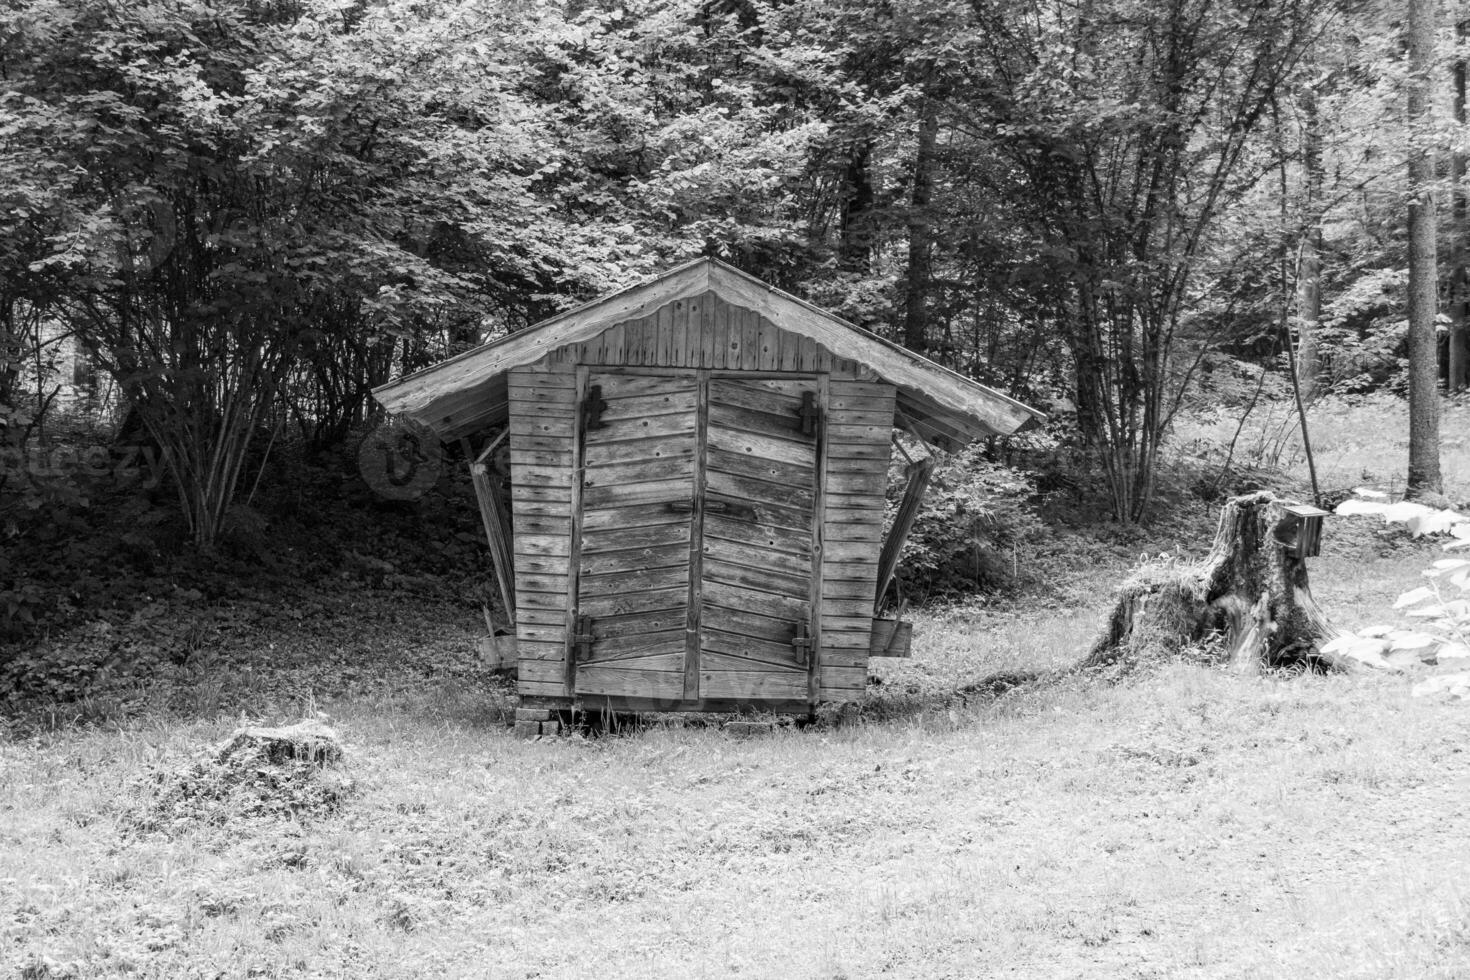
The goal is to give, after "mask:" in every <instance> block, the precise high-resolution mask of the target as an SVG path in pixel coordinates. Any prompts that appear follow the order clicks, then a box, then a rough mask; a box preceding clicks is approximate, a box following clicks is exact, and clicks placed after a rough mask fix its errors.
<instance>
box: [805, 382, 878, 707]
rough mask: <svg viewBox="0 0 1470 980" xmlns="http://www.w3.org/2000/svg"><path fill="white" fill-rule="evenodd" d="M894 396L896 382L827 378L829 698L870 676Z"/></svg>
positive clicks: (825, 680) (825, 625) (824, 676)
mask: <svg viewBox="0 0 1470 980" xmlns="http://www.w3.org/2000/svg"><path fill="white" fill-rule="evenodd" d="M894 397H895V392H894V388H893V386H892V385H890V384H884V383H881V382H870V381H848V380H842V379H832V380H831V381H829V382H828V387H827V417H826V460H825V461H824V464H823V469H824V471H825V475H826V480H825V494H824V497H825V499H824V501H823V520H822V570H821V576H822V585H821V587H822V629H821V636H822V655H821V672H820V674H819V677H820V680H821V692H820V694H821V700H823V701H848V700H851V699H853V698H856V697H858V696H859V695H861V694H862V692H863V687H864V686H865V685H866V683H867V677H868V645H869V639H870V637H869V634H870V632H871V630H872V624H873V600H874V598H875V597H874V592H875V591H876V589H877V585H878V553H879V550H880V547H881V542H880V538H881V536H882V533H883V501H884V490H885V488H886V487H887V484H888V457H889V454H890V452H891V451H892V449H891V440H892V438H893V408H894Z"/></svg>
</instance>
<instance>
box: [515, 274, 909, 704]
mask: <svg viewBox="0 0 1470 980" xmlns="http://www.w3.org/2000/svg"><path fill="white" fill-rule="evenodd" d="M639 367H645V368H648V369H650V371H651V372H657V371H658V370H660V369H662V370H663V371H665V376H664V377H662V378H658V377H648V378H646V379H644V378H640V379H637V380H629V381H626V382H622V381H620V382H618V383H617V384H615V385H608V387H607V388H605V389H604V391H605V394H604V397H605V398H607V400H608V401H609V403H610V406H618V407H617V408H612V407H610V409H609V414H608V419H609V423H610V424H611V425H613V426H617V425H619V424H626V425H634V424H636V426H637V429H638V431H637V432H633V431H632V430H631V429H630V432H629V433H628V440H621V439H619V438H618V437H617V431H619V430H615V431H614V432H613V433H610V434H609V433H607V432H606V430H598V433H597V436H596V438H594V439H593V440H591V441H590V442H589V446H591V447H592V448H589V449H587V450H586V451H587V452H588V454H589V455H588V458H587V459H586V460H585V464H586V467H587V469H586V471H585V472H586V475H588V476H589V477H590V478H591V479H590V484H589V485H586V486H583V485H582V483H583V481H581V480H578V479H575V474H577V473H578V472H579V469H580V468H581V467H582V466H583V464H584V461H583V460H582V459H581V458H580V453H581V452H582V450H581V449H579V448H578V444H577V443H578V439H577V435H578V431H577V430H578V420H577V408H578V404H579V402H580V399H581V397H582V395H583V394H585V390H586V388H587V386H588V384H589V383H598V382H599V381H602V382H604V383H606V380H607V379H608V378H609V377H611V376H613V375H612V374H610V373H609V372H608V370H606V369H609V368H620V369H622V372H620V373H622V374H623V376H624V377H626V376H627V374H628V373H629V372H636V370H637V368H639ZM670 369H674V370H675V371H677V370H678V369H684V370H686V371H687V370H688V369H695V371H697V372H698V373H697V374H696V373H695V372H690V373H686V374H681V375H677V376H673V372H672V371H670ZM698 369H708V370H709V371H714V372H721V373H723V372H736V371H739V372H752V373H753V376H752V377H751V378H750V379H749V380H746V379H733V378H731V377H730V375H728V374H723V375H722V374H716V375H714V376H713V377H711V376H710V375H709V374H707V373H705V372H704V371H699V370H698ZM757 372H758V374H756V373H757ZM773 375H790V376H792V377H791V378H790V379H785V378H781V377H772V376H773ZM761 376H764V377H761ZM797 376H804V377H801V378H799V379H798V377H797ZM589 379H590V382H589ZM698 379H705V380H698ZM640 385H641V386H642V387H640ZM643 388H647V391H644V390H643ZM788 388H789V389H790V390H787V389H788ZM801 388H805V389H813V390H815V391H817V392H818V400H819V403H821V404H822V405H823V410H824V428H823V440H822V444H821V454H822V458H821V460H820V472H821V474H822V476H821V479H820V481H818V479H817V472H818V470H817V467H816V465H815V464H816V463H817V462H818V460H817V458H816V452H817V447H816V445H815V444H814V443H809V444H808V446H807V448H803V446H802V444H801V443H800V440H793V439H791V438H790V433H789V432H786V433H781V432H777V431H776V426H775V420H776V419H777V418H780V419H784V418H785V417H786V416H787V415H788V414H792V413H794V411H795V409H796V408H797V407H799V403H800V397H801V395H800V391H799V390H798V389H801ZM634 389H637V390H636V391H635V390H634ZM609 393H611V394H614V395H616V396H617V397H612V398H608V394H609ZM506 395H507V397H508V399H509V404H510V419H511V422H510V425H511V460H512V464H513V466H514V467H515V470H514V476H513V488H514V489H513V500H514V506H515V520H514V524H515V562H516V574H517V582H516V585H517V589H516V599H517V607H518V617H517V637H518V641H519V645H520V663H519V667H520V691H521V693H522V694H524V695H533V696H549V697H560V696H565V695H567V694H569V693H573V688H572V687H569V686H568V682H569V679H570V678H571V676H572V675H573V671H572V670H571V669H570V664H569V663H568V660H569V658H570V657H571V656H572V655H573V654H572V651H571V649H570V642H569V636H570V632H569V631H570V630H571V628H572V626H573V625H574V624H573V621H572V616H573V614H574V612H575V607H576V606H577V604H578V602H574V601H573V600H574V599H576V600H578V601H579V602H580V604H581V606H582V607H583V608H582V612H584V613H587V614H589V615H594V616H596V617H598V618H599V619H600V620H604V623H603V626H602V628H601V631H603V632H605V630H606V628H607V625H608V624H607V623H606V622H605V621H606V620H607V618H608V617H613V618H614V619H615V620H616V618H617V617H630V618H628V619H627V622H628V623H629V624H633V622H634V620H635V619H638V618H639V617H643V618H647V617H649V616H652V617H653V618H654V619H656V620H658V624H659V626H660V629H659V631H656V632H658V633H659V636H658V637H657V638H658V639H660V640H662V641H666V642H661V643H659V644H658V645H657V649H654V648H653V647H650V648H649V650H648V652H647V653H646V654H642V655H639V654H637V653H636V651H634V650H632V649H631V648H630V649H628V650H623V651H619V650H614V649H613V647H616V646H617V644H616V643H614V644H612V646H611V647H604V648H603V650H604V651H605V652H599V653H598V654H597V655H596V657H595V659H597V660H598V661H604V658H607V659H618V658H622V657H628V656H641V657H642V658H643V659H642V662H637V663H635V662H629V663H627V664H620V665H616V666H615V665H613V664H611V663H607V662H599V663H598V664H597V666H595V667H593V668H591V669H590V670H581V669H579V670H578V671H576V674H577V676H578V678H579V679H578V681H577V683H576V685H575V693H577V694H581V695H595V694H598V693H607V694H617V695H623V696H645V697H652V698H669V697H673V698H674V699H678V698H679V696H680V693H681V692H682V693H683V694H684V696H685V697H688V696H689V694H691V693H692V690H691V689H692V688H694V687H695V684H694V682H695V681H697V690H698V697H699V698H701V699H722V700H725V699H739V698H742V697H757V698H763V697H769V698H778V699H782V700H807V699H808V698H811V697H816V698H819V699H821V700H834V701H841V700H850V699H852V698H854V697H857V696H859V695H860V694H861V692H862V690H863V687H864V684H865V682H866V676H867V660H868V650H869V643H870V631H871V624H872V614H873V600H874V591H875V589H876V585H877V574H878V557H879V549H880V535H881V532H882V522H883V505H884V490H885V485H886V478H887V466H888V458H889V451H890V439H891V433H892V425H893V417H894V406H895V389H894V387H893V386H892V385H890V384H887V383H884V382H881V381H879V380H878V379H877V378H876V376H875V375H874V374H873V372H872V371H870V370H868V369H867V368H864V367H863V366H862V365H860V364H858V363H856V362H854V361H851V360H847V359H844V358H839V357H835V356H833V355H832V354H831V352H830V351H828V350H826V349H825V348H823V347H821V346H820V345H818V344H817V343H815V342H814V341H812V340H810V339H809V338H805V337H801V336H798V335H795V334H791V333H788V332H786V331H783V330H780V329H778V328H777V327H775V326H774V325H773V324H772V323H771V322H770V321H769V320H767V319H765V318H763V317H761V316H760V315H758V314H756V313H754V312H752V311H750V310H746V309H743V308H741V307H736V306H732V305H730V304H728V303H726V302H724V301H723V300H721V299H719V298H718V297H716V296H714V295H713V294H706V295H703V296H697V297H694V298H691V299H687V300H678V301H676V302H673V303H669V304H668V305H666V306H664V307H663V308H661V309H659V310H657V311H655V312H654V313H652V314H650V315H648V316H645V317H641V318H638V319H634V320H629V321H626V322H624V323H621V324H617V325H615V326H613V327H611V328H609V329H608V330H607V331H605V332H604V333H602V334H600V335H599V336H597V337H594V338H592V339H590V340H588V341H585V342H581V343H577V344H572V345H569V346H567V347H564V348H561V349H559V350H556V351H552V352H550V353H549V354H548V355H547V356H546V357H545V358H543V359H542V360H541V361H539V362H537V363H536V364H535V365H533V366H531V367H527V368H516V369H513V370H512V371H511V372H510V373H509V377H508V386H507V391H506ZM665 396H667V397H669V398H672V399H674V401H677V405H674V404H673V402H669V403H667V404H664V403H660V405H659V406H653V405H651V404H650V405H649V406H642V403H641V402H638V401H636V400H634V401H628V402H626V403H620V402H619V399H620V398H623V397H626V398H629V399H637V398H644V399H646V398H648V397H655V398H664V397H665ZM700 396H703V398H704V401H703V402H702V403H699V402H698V401H697V400H698V398H699V397H700ZM691 399H694V400H691ZM686 402H690V404H689V405H686V404H685V403H686ZM788 402H789V403H790V404H787V403H788ZM640 406H642V407H640ZM664 408H668V411H663V409H664ZM690 408H693V409H694V410H695V411H694V412H693V413H691V412H689V411H688V409H690ZM644 409H648V411H644ZM675 409H677V411H675ZM640 413H642V414H640ZM767 415H769V416H770V418H766V417H765V416H767ZM622 416H626V418H622V419H621V421H620V418H621V417H622ZM634 418H637V419H638V421H637V422H636V423H633V422H631V421H630V420H632V419H634ZM645 421H646V422H647V425H646V426H645V425H644V422H645ZM665 423H667V425H665ZM668 426H673V428H668ZM696 431H699V432H701V433H702V434H703V435H704V439H703V440H702V441H701V440H699V439H698V438H695V439H694V441H695V442H696V443H698V445H696V446H695V447H694V448H693V450H692V455H693V458H694V460H695V463H694V466H695V468H696V470H697V472H698V474H700V476H701V477H702V478H701V479H700V480H699V481H698V482H699V484H700V485H699V486H698V487H697V489H696V491H695V492H696V493H697V494H700V495H704V499H706V500H708V499H712V498H713V497H723V499H725V500H727V501H730V502H744V503H746V504H747V505H749V506H752V507H754V508H755V510H756V512H757V514H758V515H759V516H758V519H757V520H756V521H755V522H754V523H752V524H751V526H749V527H741V528H736V527H735V526H734V522H730V521H725V520H723V519H722V518H721V517H719V516H718V515H717V514H711V515H709V516H708V526H707V527H706V526H703V524H697V525H695V526H692V527H691V526H680V525H678V524H677V522H668V521H662V520H660V521H653V520H651V518H650V514H652V511H648V510H647V508H644V509H643V510H641V511H639V512H638V513H637V514H634V513H632V512H630V511H628V510H627V508H628V507H633V508H634V509H635V510H637V509H638V506H639V505H638V503H637V500H638V498H639V492H640V491H638V490H636V489H634V488H636V487H644V488H647V487H649V486H653V487H657V486H658V485H659V481H660V480H669V481H673V480H684V481H686V482H687V481H688V474H685V473H684V471H683V469H682V468H679V467H683V466H685V463H684V460H685V459H686V458H687V457H689V455H690V453H687V452H685V451H684V450H685V449H688V447H683V448H682V449H679V451H678V452H677V453H676V454H675V462H677V466H675V469H677V470H678V472H674V471H673V470H670V469H669V468H668V467H669V466H670V465H673V464H671V463H669V462H666V461H665V460H664V457H653V456H651V455H649V454H648V453H641V454H640V453H638V452H634V453H633V454H632V455H629V454H628V448H629V446H635V447H636V446H637V445H640V444H641V443H639V442H638V440H648V441H647V446H646V447H645V448H648V449H650V451H652V449H653V447H654V445H655V444H657V445H659V446H660V447H661V448H660V449H659V452H661V453H666V452H667V451H668V448H669V447H671V446H674V444H675V443H680V445H682V443H681V440H687V439H689V438H691V437H693V436H694V434H695V433H696ZM629 440H631V441H629ZM603 443H609V444H611V443H617V444H618V448H617V449H616V451H615V452H612V453H611V454H608V453H604V450H603V449H601V448H598V447H599V446H600V445H602V444H603ZM625 443H626V444H625ZM674 448H676V449H677V448H679V447H674ZM599 453H602V454H604V455H607V458H606V459H603V458H602V457H601V456H600V455H598V454H599ZM798 455H800V456H801V457H802V458H797V456H798ZM645 456H648V458H647V459H644V457H645ZM635 457H636V458H635ZM752 466H759V467H760V468H761V472H760V473H759V474H757V473H753V472H746V471H747V470H749V469H750V468H751V467H752ZM655 471H657V472H655ZM755 481H765V482H764V483H763V482H755ZM765 483H769V484H770V485H769V486H767V485H765ZM617 487H622V488H623V489H621V490H619V489H616V488H617ZM665 489H667V487H666V488H665ZM645 496H646V495H645ZM649 499H652V498H649ZM659 499H660V501H662V498H659ZM793 505H796V506H793ZM659 506H660V507H664V508H665V509H666V504H665V503H660V504H659ZM803 509H804V510H805V513H806V514H807V515H808V516H806V517H803V516H802V515H801V513H800V512H801V511H802V510H803ZM787 510H789V511H790V513H787ZM813 512H815V514H816V515H818V517H817V518H816V519H815V520H813V519H812V517H811V516H810V515H812V514H813ZM778 518H779V519H778ZM757 531H759V535H757V536H760V535H764V537H763V538H762V540H759V541H757V540H754V539H752V540H750V541H746V540H744V539H745V538H746V537H751V535H755V534H756V532H757ZM676 532H677V533H676ZM696 533H697V534H698V535H699V536H700V539H701V543H702V547H701V548H700V549H698V552H697V553H696V551H695V550H693V549H689V548H688V543H690V542H691V541H692V536H691V535H692V534H696ZM671 535H672V537H671ZM666 539H667V540H666ZM675 539H677V540H675ZM681 547H682V548H683V549H684V557H683V559H682V561H675V560H674V559H675V558H677V557H678V556H676V555H675V552H677V551H679V550H680V549H681ZM649 548H654V549H660V550H658V553H657V555H656V556H655V557H657V558H659V559H660V560H658V561H653V562H652V563H650V561H651V559H650V558H649V556H647V555H645V554H643V552H644V551H645V550H646V549H649ZM665 551H667V552H668V554H667V555H665ZM664 558H668V559H669V560H662V559H664ZM788 566H789V567H788ZM620 569H621V571H620ZM691 576H692V577H691ZM579 581H580V583H581V584H580V585H579V584H578V583H579ZM620 583H621V584H620ZM691 586H692V587H691ZM681 588H690V597H691V599H692V602H690V603H686V605H685V608H686V609H687V610H688V617H689V621H688V624H687V627H688V628H689V629H693V630H697V631H698V634H697V635H699V636H700V649H699V650H698V651H694V652H695V654H696V655H695V656H694V657H689V656H687V652H686V657H685V658H684V659H683V661H682V663H683V664H685V665H696V664H697V665H698V676H697V678H696V677H693V676H690V677H689V678H688V679H687V680H686V681H685V682H684V684H683V685H682V687H681V685H680V682H679V679H678V672H679V670H680V662H679V661H680V658H678V657H677V656H676V650H677V647H678V644H677V638H676V637H677V633H678V632H679V627H678V626H676V625H675V624H673V623H672V622H669V623H664V619H667V618H668V616H669V614H670V613H671V612H672V613H673V614H674V615H675V616H677V614H678V608H679V604H678V603H677V602H676V598H677V597H676V595H675V593H676V592H678V591H679V590H680V589H681ZM740 589H746V590H750V589H754V590H756V591H755V592H754V593H751V592H749V591H746V592H743V593H742V592H741V591H740ZM816 596H820V599H821V601H820V606H819V608H817V610H816V612H813V605H812V600H813V598H814V597H816ZM664 599H667V600H668V601H661V600H664ZM645 600H646V601H645ZM655 607H657V608H655ZM802 618H805V619H806V620H808V621H809V622H810V629H811V631H812V633H813V634H814V637H813V639H814V640H815V641H816V643H817V647H816V653H815V658H816V667H817V669H816V673H815V681H814V682H813V681H810V680H809V679H808V675H807V671H806V670H805V669H800V668H798V666H797V665H796V664H795V663H794V662H793V661H792V660H791V657H790V652H791V649H792V648H791V647H790V644H789V628H790V626H791V623H792V622H794V621H796V620H799V619H802ZM768 620H769V621H768ZM611 625H612V627H613V628H614V629H616V628H618V627H619V625H620V622H619V621H614V622H613V623H611ZM665 627H667V628H665ZM601 642H604V641H600V643H601ZM691 669H692V668H691ZM584 672H585V673H586V674H587V676H586V677H585V678H583V677H581V675H582V674H583V673H584ZM644 682H649V687H648V690H646V691H642V690H641V689H642V687H643V686H644Z"/></svg>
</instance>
